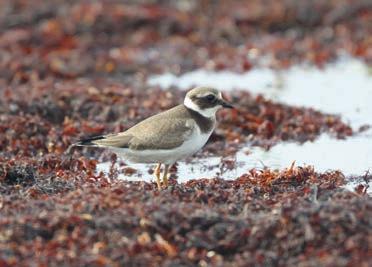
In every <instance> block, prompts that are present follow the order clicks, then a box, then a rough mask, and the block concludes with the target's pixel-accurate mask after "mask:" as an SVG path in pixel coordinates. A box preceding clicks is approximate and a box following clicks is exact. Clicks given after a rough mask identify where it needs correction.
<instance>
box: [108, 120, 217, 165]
mask: <svg viewBox="0 0 372 267" xmlns="http://www.w3.org/2000/svg"><path fill="white" fill-rule="evenodd" d="M212 132H213V130H212V131H210V132H209V133H207V134H202V133H200V130H199V128H198V127H195V130H194V132H193V134H192V135H191V136H190V137H189V139H188V140H186V141H185V142H184V143H183V144H182V145H181V146H179V147H176V148H173V149H157V150H131V149H128V148H116V149H113V151H114V152H115V153H117V154H118V155H119V156H121V157H123V158H124V159H126V160H129V161H131V162H133V163H164V164H173V163H175V162H176V161H178V160H180V159H183V158H186V157H188V156H191V155H193V154H194V153H195V152H197V151H198V150H200V149H201V148H202V147H203V146H204V145H205V144H206V143H207V141H208V139H209V137H210V135H211V134H212Z"/></svg>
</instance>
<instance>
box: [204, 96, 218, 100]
mask: <svg viewBox="0 0 372 267" xmlns="http://www.w3.org/2000/svg"><path fill="white" fill-rule="evenodd" d="M204 98H205V99H207V100H209V101H213V100H215V99H216V96H215V95H207V96H205V97H204Z"/></svg>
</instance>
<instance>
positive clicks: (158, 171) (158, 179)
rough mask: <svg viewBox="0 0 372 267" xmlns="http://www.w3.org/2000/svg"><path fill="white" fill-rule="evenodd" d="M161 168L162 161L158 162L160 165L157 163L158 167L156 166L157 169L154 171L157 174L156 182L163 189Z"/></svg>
mask: <svg viewBox="0 0 372 267" xmlns="http://www.w3.org/2000/svg"><path fill="white" fill-rule="evenodd" d="M160 168H161V163H158V165H156V168H155V171H154V174H155V177H156V184H157V185H158V189H159V190H160V189H161V181H160Z"/></svg>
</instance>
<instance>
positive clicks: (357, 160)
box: [98, 57, 372, 193]
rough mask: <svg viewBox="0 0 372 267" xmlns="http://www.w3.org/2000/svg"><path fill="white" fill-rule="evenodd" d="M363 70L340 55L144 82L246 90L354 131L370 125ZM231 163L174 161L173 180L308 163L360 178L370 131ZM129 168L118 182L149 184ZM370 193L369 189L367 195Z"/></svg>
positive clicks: (370, 95) (141, 171)
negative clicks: (325, 60) (322, 61)
mask: <svg viewBox="0 0 372 267" xmlns="http://www.w3.org/2000/svg"><path fill="white" fill-rule="evenodd" d="M369 72H370V70H369V69H368V67H367V66H366V65H365V64H364V63H362V62H361V61H359V60H357V59H353V58H348V57H344V58H342V59H339V60H338V61H336V62H335V63H332V64H328V65H327V66H326V67H325V68H324V69H318V68H316V67H309V66H305V65H300V66H294V67H291V68H290V69H289V70H287V71H280V72H276V71H274V70H271V69H254V70H252V71H249V72H247V73H244V74H237V73H232V72H228V71H222V72H208V71H205V70H196V71H193V72H190V73H186V74H184V75H182V76H180V77H176V76H173V75H172V74H164V75H159V76H154V77H151V78H150V79H149V80H148V83H149V84H150V85H159V86H161V87H163V88H168V87H170V86H172V85H176V86H178V87H180V88H183V89H189V88H191V87H193V86H195V85H197V86H200V85H204V86H213V87H216V88H219V89H222V90H225V91H228V90H234V89H239V90H249V91H250V92H251V93H253V94H263V95H264V96H265V97H267V98H269V99H272V100H274V101H278V102H282V103H286V104H289V105H296V106H305V107H312V108H315V109H318V110H320V111H322V112H327V113H333V114H339V115H341V116H342V118H343V119H344V120H346V121H347V122H349V123H350V124H351V126H352V127H353V128H354V129H355V130H357V129H358V127H359V126H361V125H365V124H372V104H371V103H372V76H371V74H370V73H369ZM247 152H248V153H247ZM233 160H234V162H235V164H234V168H233V169H231V170H224V168H223V165H222V163H221V158H220V157H210V158H206V159H205V158H204V159H195V158H194V159H191V161H188V162H187V163H186V162H184V161H183V162H179V163H178V170H177V176H178V181H179V182H185V181H187V180H190V179H196V178H212V177H221V178H225V179H233V178H236V177H238V176H240V175H242V174H243V173H245V172H246V171H247V170H249V169H251V168H263V167H264V166H267V167H269V168H272V169H283V168H286V167H288V166H290V165H291V164H292V162H293V161H296V165H299V166H302V165H304V164H306V165H313V166H314V168H315V170H317V171H319V172H324V171H328V170H340V171H342V172H343V173H344V174H345V175H346V176H352V175H359V176H360V175H363V174H364V173H365V172H366V171H367V170H369V169H372V129H370V130H368V131H365V132H362V133H359V134H357V135H355V136H353V137H350V138H348V139H346V140H338V139H334V138H332V137H330V136H328V135H327V134H323V135H321V136H320V137H319V138H318V139H317V140H315V141H314V142H306V143H304V144H302V145H301V144H298V143H292V142H283V143H279V144H277V145H276V146H274V147H272V148H271V149H270V150H269V151H266V150H264V149H262V148H259V147H253V148H251V147H249V146H247V147H246V148H244V149H242V151H239V152H238V153H237V154H236V155H235V158H234V159H233ZM108 166H109V164H108V163H102V164H100V165H99V167H98V169H99V170H104V171H105V170H107V169H108ZM130 166H132V167H134V168H136V169H137V170H138V173H136V174H134V175H132V176H130V177H128V176H124V175H120V178H123V179H128V180H147V181H149V180H152V175H151V174H149V173H148V170H149V167H150V166H146V165H140V164H136V165H134V164H133V165H130ZM354 183H355V182H354ZM351 187H352V186H351ZM370 191H371V189H369V193H371V192H370Z"/></svg>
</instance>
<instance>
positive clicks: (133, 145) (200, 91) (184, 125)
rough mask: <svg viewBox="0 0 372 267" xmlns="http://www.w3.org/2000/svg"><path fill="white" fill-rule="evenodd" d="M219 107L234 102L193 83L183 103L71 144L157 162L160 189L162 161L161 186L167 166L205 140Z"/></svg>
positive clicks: (166, 181)
mask: <svg viewBox="0 0 372 267" xmlns="http://www.w3.org/2000/svg"><path fill="white" fill-rule="evenodd" d="M220 108H233V106H232V105H231V104H229V103H227V102H226V101H225V100H224V99H223V97H222V94H221V93H220V92H219V91H218V90H216V89H214V88H209V87H196V88H194V89H192V90H190V91H189V92H188V93H187V94H186V96H185V99H184V102H183V103H182V104H180V105H178V106H175V107H173V108H171V109H169V110H166V111H164V112H161V113H159V114H156V115H154V116H151V117H149V118H147V119H145V120H143V121H141V122H139V123H138V124H136V125H134V126H133V127H132V128H130V129H128V130H126V131H124V132H120V133H114V134H108V135H101V136H95V137H92V138H87V139H84V140H81V141H80V142H78V143H77V144H74V145H76V146H94V147H104V148H108V149H111V150H112V151H114V152H115V153H117V154H118V155H119V156H122V157H123V158H124V159H127V160H129V161H130V162H133V163H157V165H156V168H155V170H154V174H155V177H156V183H157V186H158V188H159V189H161V188H162V183H161V179H160V176H161V165H162V164H164V172H163V175H162V182H163V186H164V187H168V170H169V167H170V166H172V165H173V164H174V163H175V162H176V161H178V160H180V159H182V158H186V157H188V156H190V155H192V154H194V153H195V152H197V151H198V150H199V149H201V148H202V147H203V146H204V145H205V144H206V143H207V141H208V139H209V137H210V136H211V134H212V132H213V130H214V128H215V126H216V112H217V111H218V110H219V109H220Z"/></svg>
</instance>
